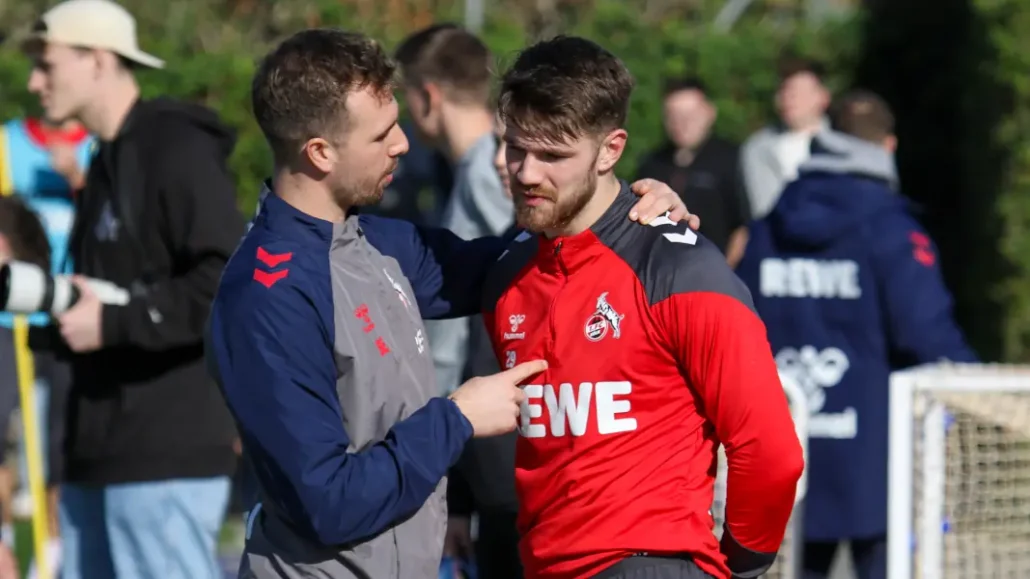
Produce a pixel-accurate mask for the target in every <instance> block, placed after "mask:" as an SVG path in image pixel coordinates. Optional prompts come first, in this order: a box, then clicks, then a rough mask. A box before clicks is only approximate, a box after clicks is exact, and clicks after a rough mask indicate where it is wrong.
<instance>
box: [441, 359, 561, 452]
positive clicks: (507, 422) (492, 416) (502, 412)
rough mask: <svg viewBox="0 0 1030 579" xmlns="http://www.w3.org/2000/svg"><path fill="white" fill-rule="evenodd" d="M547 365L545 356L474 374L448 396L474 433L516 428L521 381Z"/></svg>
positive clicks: (478, 434)
mask: <svg viewBox="0 0 1030 579" xmlns="http://www.w3.org/2000/svg"><path fill="white" fill-rule="evenodd" d="M546 369H547V362H546V361H544V360H533V361H531V362H523V363H522V364H519V365H518V366H515V367H514V368H512V369H510V370H505V371H504V372H500V373H498V374H494V375H492V376H483V377H479V378H473V379H471V380H469V381H468V382H465V383H464V384H462V385H461V387H460V388H458V389H457V390H455V391H454V393H453V394H451V396H450V399H451V400H452V401H453V402H454V404H455V405H456V406H457V407H458V410H460V411H461V413H462V414H464V415H465V418H466V419H467V420H468V421H469V423H470V424H472V431H473V436H475V437H477V438H479V437H485V436H497V435H500V434H506V433H508V432H511V431H512V430H515V426H516V424H517V421H518V418H519V407H520V406H521V404H522V401H523V400H525V398H526V395H525V393H524V392H522V388H520V387H519V385H520V384H522V383H523V382H525V381H526V379H528V378H529V377H530V376H534V375H536V374H539V373H541V372H543V371H544V370H546Z"/></svg>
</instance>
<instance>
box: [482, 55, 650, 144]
mask: <svg viewBox="0 0 1030 579" xmlns="http://www.w3.org/2000/svg"><path fill="white" fill-rule="evenodd" d="M634 84H635V83H634V80H633V75H631V74H630V72H629V69H627V68H626V65H625V64H623V63H622V61H621V60H619V59H618V58H617V57H616V56H615V55H613V54H612V53H610V52H608V51H607V50H605V49H604V48H601V46H599V45H598V44H596V43H594V42H591V41H589V40H587V39H585V38H578V37H574V36H558V37H556V38H553V39H551V40H545V41H543V42H538V43H537V44H534V45H533V46H530V47H529V48H527V49H525V50H523V51H522V52H521V53H520V54H519V56H518V58H517V59H516V60H515V63H514V64H513V65H512V67H511V68H510V69H509V70H508V71H507V72H506V73H505V74H504V77H503V78H502V80H501V94H500V98H499V99H498V100H499V102H498V105H499V109H500V115H501V119H502V120H503V121H504V123H505V124H506V125H508V126H514V127H516V128H518V129H519V130H521V131H524V132H526V133H528V134H530V135H533V136H534V137H540V138H543V139H547V140H550V141H554V142H562V141H565V140H567V139H573V138H577V137H579V136H581V135H584V134H586V135H590V136H597V135H600V134H602V133H605V132H607V131H610V130H612V129H615V128H619V127H622V126H623V125H624V124H625V122H626V115H627V114H628V112H629V99H630V96H631V95H632V93H633V87H634Z"/></svg>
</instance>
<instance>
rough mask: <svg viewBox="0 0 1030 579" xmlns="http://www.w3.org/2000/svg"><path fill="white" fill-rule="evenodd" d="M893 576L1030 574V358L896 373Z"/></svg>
mask: <svg viewBox="0 0 1030 579" xmlns="http://www.w3.org/2000/svg"><path fill="white" fill-rule="evenodd" d="M890 387H891V399H890V414H891V418H890V453H889V454H890V457H889V460H890V469H889V472H890V477H889V478H890V481H889V499H888V502H889V527H888V553H889V556H888V560H889V563H888V564H889V577H890V578H891V579H960V578H961V579H987V578H990V579H1008V578H1012V579H1016V578H1020V579H1024V578H1028V577H1030V366H1005V365H977V364H960V365H955V364H934V365H929V366H921V367H918V368H914V369H910V370H905V371H901V372H895V373H894V374H893V375H892V376H891V386H890Z"/></svg>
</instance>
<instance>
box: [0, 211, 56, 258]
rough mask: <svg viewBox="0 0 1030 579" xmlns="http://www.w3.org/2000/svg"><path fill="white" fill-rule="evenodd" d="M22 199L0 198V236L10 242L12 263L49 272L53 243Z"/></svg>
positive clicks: (37, 218) (40, 222)
mask: <svg viewBox="0 0 1030 579" xmlns="http://www.w3.org/2000/svg"><path fill="white" fill-rule="evenodd" d="M22 199H23V198H22V196H21V195H18V194H16V193H15V194H12V195H6V196H0V235H3V236H4V237H6V238H7V243H8V245H9V246H10V248H11V258H12V259H16V260H18V261H25V262H28V263H31V264H34V265H36V266H39V267H41V268H43V269H44V270H46V271H50V266H51V263H50V242H49V241H48V240H47V235H46V230H45V229H43V222H42V221H40V219H39V217H38V216H37V215H36V213H35V212H34V211H33V210H32V209H30V208H29V206H28V205H27V204H26V203H25V202H24V201H23V200H22ZM58 265H60V264H58Z"/></svg>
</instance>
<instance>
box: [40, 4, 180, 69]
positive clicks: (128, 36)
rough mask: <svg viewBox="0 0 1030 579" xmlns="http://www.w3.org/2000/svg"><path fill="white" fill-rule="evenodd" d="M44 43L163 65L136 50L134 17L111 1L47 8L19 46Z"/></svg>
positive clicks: (153, 65) (151, 64) (147, 63)
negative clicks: (107, 53)
mask: <svg viewBox="0 0 1030 579" xmlns="http://www.w3.org/2000/svg"><path fill="white" fill-rule="evenodd" d="M47 42H55V43H59V44H66V45H68V46H77V47H81V48H95V49H99V50H110V51H111V52H113V53H115V54H117V55H119V56H122V57H123V58H126V59H128V60H131V61H132V62H135V63H137V64H141V65H143V66H146V67H149V68H164V65H165V63H164V61H163V60H161V59H160V58H157V57H156V56H153V55H150V54H147V53H146V52H143V51H142V50H140V49H139V42H138V41H137V39H136V19H135V18H133V17H132V14H129V11H128V10H126V9H125V8H123V7H122V6H120V5H119V4H116V3H114V2H112V1H111V0H67V1H66V2H61V3H60V4H58V5H57V6H54V7H53V8H51V9H50V10H48V11H46V13H45V14H43V16H42V17H41V18H40V19H39V21H38V22H37V23H36V25H35V26H34V27H33V29H32V32H31V33H30V34H29V36H28V38H26V39H25V41H24V42H23V43H22V48H23V49H24V50H26V51H30V50H34V49H38V47H39V45H40V43H47Z"/></svg>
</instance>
